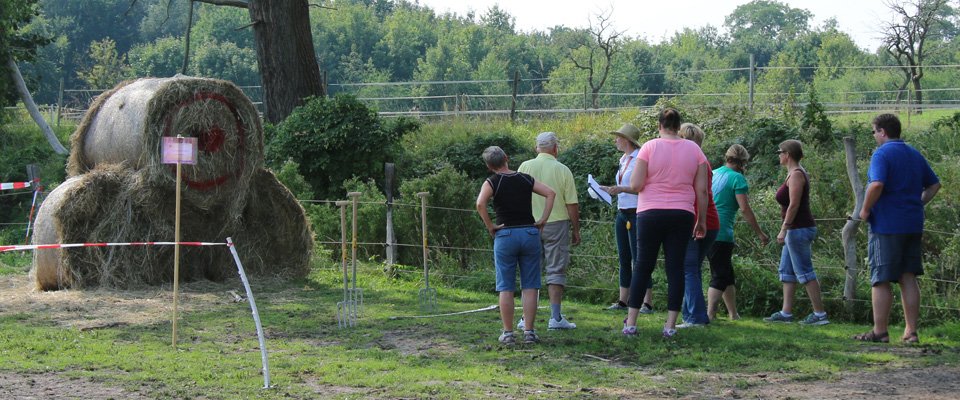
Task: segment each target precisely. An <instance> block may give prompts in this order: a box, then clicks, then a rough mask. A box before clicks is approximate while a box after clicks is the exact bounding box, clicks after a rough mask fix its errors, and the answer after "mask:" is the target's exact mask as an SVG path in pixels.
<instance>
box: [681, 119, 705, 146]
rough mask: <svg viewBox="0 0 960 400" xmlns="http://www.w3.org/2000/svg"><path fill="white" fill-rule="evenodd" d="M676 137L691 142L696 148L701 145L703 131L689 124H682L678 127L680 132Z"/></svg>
mask: <svg viewBox="0 0 960 400" xmlns="http://www.w3.org/2000/svg"><path fill="white" fill-rule="evenodd" d="M677 135H679V136H680V137H682V138H684V139H687V140H692V141H693V142H694V143H696V144H697V146H702V145H703V137H704V136H705V135H704V133H703V129H700V127H699V126H697V125H696V124H691V123H689V122H684V123H683V125H680V131H678V132H677Z"/></svg>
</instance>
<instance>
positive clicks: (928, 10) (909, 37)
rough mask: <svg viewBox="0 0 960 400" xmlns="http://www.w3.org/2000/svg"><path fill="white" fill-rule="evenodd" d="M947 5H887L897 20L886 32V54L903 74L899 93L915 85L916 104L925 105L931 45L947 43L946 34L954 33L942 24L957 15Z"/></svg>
mask: <svg viewBox="0 0 960 400" xmlns="http://www.w3.org/2000/svg"><path fill="white" fill-rule="evenodd" d="M948 3H949V0H903V1H891V2H888V3H887V7H889V8H890V10H891V11H893V14H894V19H893V21H892V22H889V23H888V24H887V25H886V26H885V29H884V32H885V34H884V38H883V46H884V50H886V52H887V54H889V55H890V56H891V57H893V59H894V60H896V62H897V65H899V66H900V70H901V71H903V73H904V82H903V84H902V85H901V86H900V92H902V91H903V90H904V89H906V87H907V85H908V84H911V83H912V84H913V91H914V93H915V98H916V101H917V104H923V84H922V79H923V63H924V60H925V58H926V56H927V55H928V54H929V52H930V47H931V46H930V44H931V43H933V44H935V42H936V41H938V40H942V39H944V38H945V32H946V31H948V30H950V29H952V28H950V27H949V25H950V24H943V23H944V22H945V21H947V20H948V18H949V17H950V16H951V15H953V13H954V11H953V9H952V7H950V6H949V4H948ZM898 97H899V95H898Z"/></svg>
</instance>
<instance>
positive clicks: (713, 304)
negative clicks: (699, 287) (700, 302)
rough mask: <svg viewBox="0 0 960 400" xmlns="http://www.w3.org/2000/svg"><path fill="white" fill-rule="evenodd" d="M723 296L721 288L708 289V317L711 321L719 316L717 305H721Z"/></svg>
mask: <svg viewBox="0 0 960 400" xmlns="http://www.w3.org/2000/svg"><path fill="white" fill-rule="evenodd" d="M722 298H723V292H722V291H720V290H719V289H714V288H712V287H711V288H708V289H707V318H709V319H710V320H711V321H713V320H714V318H717V307H719V306H720V304H719V303H720V299H722Z"/></svg>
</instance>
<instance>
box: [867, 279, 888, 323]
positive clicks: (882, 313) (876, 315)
mask: <svg viewBox="0 0 960 400" xmlns="http://www.w3.org/2000/svg"><path fill="white" fill-rule="evenodd" d="M870 300H871V303H873V333H874V334H883V333H886V332H887V329H888V324H889V320H890V308H891V307H892V305H893V291H892V290H891V289H890V282H880V283H878V284H876V285H874V286H873V287H872V288H871V289H870Z"/></svg>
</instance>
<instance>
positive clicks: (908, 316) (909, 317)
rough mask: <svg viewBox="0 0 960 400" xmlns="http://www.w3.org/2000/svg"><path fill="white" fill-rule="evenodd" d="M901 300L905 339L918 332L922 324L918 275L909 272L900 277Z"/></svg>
mask: <svg viewBox="0 0 960 400" xmlns="http://www.w3.org/2000/svg"><path fill="white" fill-rule="evenodd" d="M900 299H901V302H902V303H903V319H904V323H905V326H904V328H903V337H908V336H910V335H912V334H914V333H916V332H917V327H918V326H917V324H918V323H919V322H920V321H919V319H920V284H919V282H917V276H916V275H914V274H912V273H909V272H904V273H903V275H900Z"/></svg>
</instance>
